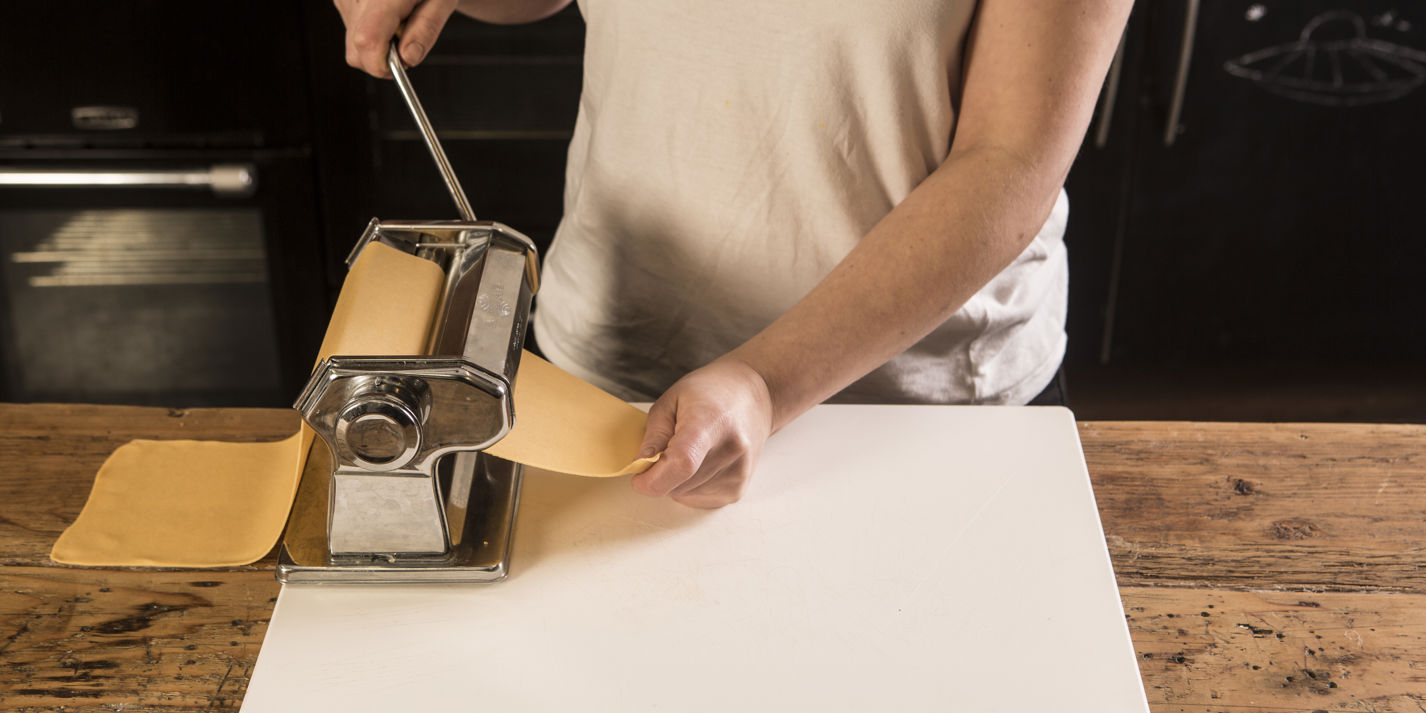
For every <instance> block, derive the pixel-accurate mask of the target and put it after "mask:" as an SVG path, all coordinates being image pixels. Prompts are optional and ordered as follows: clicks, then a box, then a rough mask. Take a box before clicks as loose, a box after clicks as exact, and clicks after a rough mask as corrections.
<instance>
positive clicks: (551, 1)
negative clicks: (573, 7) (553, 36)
mask: <svg viewBox="0 0 1426 713" xmlns="http://www.w3.org/2000/svg"><path fill="white" fill-rule="evenodd" d="M569 1H570V0H460V3H459V4H458V5H457V6H456V9H457V10H459V11H460V12H461V14H464V15H469V16H471V17H473V18H475V19H477V20H480V21H482V22H492V23H495V24H499V25H517V24H520V23H522V22H534V21H536V20H543V19H545V18H546V17H549V16H550V15H553V14H555V13H557V12H559V11H560V10H563V9H564V7H565V6H566V5H568V4H569Z"/></svg>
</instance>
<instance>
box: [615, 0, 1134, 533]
mask: <svg viewBox="0 0 1426 713" xmlns="http://www.w3.org/2000/svg"><path fill="white" fill-rule="evenodd" d="M1131 4H1132V0H1075V1H1073V2H1071V1H1069V0H1065V1H1063V2H1045V1H1044V0H981V2H980V4H979V8H978V10H977V12H976V17H975V19H974V22H973V24H972V27H971V31H970V38H969V42H968V45H967V49H966V58H965V67H964V82H963V90H962V95H961V103H960V114H959V116H958V117H957V122H956V130H955V137H954V140H953V141H952V144H951V150H950V154H949V156H948V157H947V158H946V160H945V162H944V163H943V164H942V165H941V166H940V167H938V168H937V169H936V170H935V171H934V172H933V173H932V174H931V175H930V176H928V177H927V178H926V180H924V181H923V182H922V183H921V184H920V185H919V186H917V188H916V189H915V190H914V191H912V192H911V194H910V195H909V196H908V197H907V198H906V199H905V200H904V201H902V203H901V204H899V205H898V206H897V207H896V208H895V209H894V210H892V211H891V212H890V213H889V214H887V215H886V217H885V218H883V219H882V220H881V221H880V222H879V223H878V224H877V225H876V226H875V227H873V228H872V230H871V231H870V232H869V233H867V235H866V236H865V237H864V238H863V239H862V240H861V241H860V242H859V243H858V245H857V246H856V248H855V249H853V250H852V252H851V253H850V254H848V255H847V257H846V258H845V259H843V260H842V262H841V263H839V264H838V265H837V267H836V268H835V269H833V270H832V272H831V273H830V274H829V275H828V276H827V277H826V278H824V279H823V280H822V281H821V282H820V283H819V284H818V285H817V286H816V287H815V288H814V289H813V290H812V291H811V292H810V293H809V294H808V295H807V296H806V297H804V298H803V299H802V300H801V301H799V302H798V303H797V304H796V305H794V306H793V307H792V309H791V310H789V311H788V312H787V313H786V314H784V315H783V316H782V317H781V318H779V319H778V320H776V321H775V322H773V323H772V324H771V325H770V326H768V327H767V328H766V329H764V330H763V331H762V332H760V333H758V334H757V335H756V336H754V337H753V338H752V339H750V340H749V341H748V342H746V343H745V344H743V345H741V346H740V347H738V348H736V349H734V350H733V351H732V352H730V353H729V354H727V355H725V356H723V357H722V358H720V359H718V360H716V361H714V362H713V363H711V364H709V365H708V366H705V367H703V368H701V369H698V370H695V371H693V372H691V373H690V374H688V375H687V376H686V377H684V378H683V379H681V380H680V381H679V382H677V383H676V384H674V385H673V386H672V387H670V388H669V390H668V391H667V392H666V393H665V394H664V395H663V396H662V397H660V398H659V400H658V401H657V402H656V403H655V404H654V406H653V408H652V409H651V410H650V412H649V426H648V432H647V435H646V436H645V440H644V448H643V451H644V454H646V455H651V454H653V453H657V452H660V451H662V452H663V456H662V457H661V458H660V460H659V461H658V462H657V463H656V464H655V465H654V466H653V467H651V468H650V469H649V470H648V471H646V472H644V473H643V474H641V475H639V476H637V477H635V479H634V487H635V489H636V490H638V491H639V492H642V493H644V494H646V495H651V496H663V495H672V497H673V498H674V499H675V500H677V501H679V502H682V503H684V504H686V505H691V506H694V507H719V506H722V505H726V504H728V503H731V502H734V501H736V500H737V499H738V498H739V497H740V496H741V493H742V490H743V488H744V486H745V485H746V483H747V479H748V477H749V475H750V474H751V471H752V468H753V465H754V464H755V463H756V460H757V457H758V454H759V453H760V452H761V449H762V446H763V443H764V442H765V441H766V439H767V437H768V436H769V435H770V434H771V433H773V432H775V431H777V430H778V429H780V428H782V427H783V426H785V425H786V424H787V423H789V422H790V421H792V420H793V419H795V418H797V417H798V416H799V415H801V414H802V413H803V412H805V411H806V410H807V409H809V408H811V407H812V406H815V405H816V404H818V403H821V402H822V401H823V400H825V399H827V398H828V397H830V396H832V395H833V394H835V393H837V392H838V391H840V390H841V389H843V388H845V387H846V386H848V385H849V384H851V383H852V382H854V381H856V380H857V379H859V378H861V377H862V376H864V375H866V374H867V373H869V372H870V371H872V370H873V369H875V368H877V367H878V366H880V365H882V364H884V363H886V362H887V361H888V360H890V359H891V358H892V357H894V356H896V355H897V354H899V353H901V352H902V351H904V350H905V349H907V348H908V347H910V346H911V345H913V344H915V343H916V342H917V341H919V340H920V339H921V338H923V337H925V336H926V335H927V334H929V333H930V332H931V330H933V329H935V328H936V326H937V325H939V324H941V323H942V322H944V321H945V320H946V319H947V318H949V317H950V316H951V315H952V314H954V313H955V312H956V310H957V309H959V308H960V307H961V305H963V304H965V302H966V301H967V300H969V299H970V298H971V296H973V295H974V294H975V293H976V292H977V291H979V290H980V289H981V287H983V286H984V285H985V284H986V283H988V282H989V281H990V280H991V278H993V277H995V275H996V274H998V273H999V272H1000V271H1002V270H1004V269H1005V268H1006V267H1007V266H1009V265H1010V263H1011V262H1012V261H1013V260H1014V259H1015V257H1016V256H1018V255H1019V254H1020V253H1021V252H1022V251H1024V249H1025V248H1026V247H1027V246H1028V245H1029V243H1030V241H1031V240H1033V239H1034V237H1035V235H1036V233H1038V232H1039V230H1040V228H1041V226H1042V225H1043V224H1044V221H1045V220H1046V218H1047V217H1048V216H1049V213H1050V210H1051V209H1052V208H1053V206H1054V202H1055V199H1056V197H1057V195H1058V193H1059V190H1060V187H1061V186H1062V185H1063V184H1064V180H1065V177H1066V175H1067V174H1068V172H1069V167H1070V163H1071V161H1072V160H1073V159H1074V155H1075V152H1076V150H1077V149H1078V147H1079V144H1080V141H1081V140H1082V139H1083V136H1084V131H1085V128H1086V127H1087V126H1088V124H1089V118H1090V115H1091V113H1092V112H1093V109H1094V103H1095V98H1096V96H1097V94H1098V90H1099V86H1100V84H1101V82H1102V81H1103V78H1104V74H1105V72H1106V70H1107V68H1108V66H1109V62H1110V60H1111V58H1112V57H1113V53H1114V48H1115V46H1116V44H1117V42H1118V39H1119V35H1120V33H1121V32H1122V30H1123V27H1124V22H1125V20H1126V19H1127V17H1128V13H1129V8H1130V6H1131Z"/></svg>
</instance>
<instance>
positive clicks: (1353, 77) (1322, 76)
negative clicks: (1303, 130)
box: [1224, 10, 1426, 106]
mask: <svg viewBox="0 0 1426 713" xmlns="http://www.w3.org/2000/svg"><path fill="white" fill-rule="evenodd" d="M1224 69H1226V70H1227V71H1228V73H1229V74H1233V75H1235V76H1238V77H1242V78H1244V79H1247V80H1250V81H1252V82H1255V83H1256V84H1257V85H1258V86H1260V87H1262V88H1263V89H1266V90H1268V91H1270V92H1272V93H1274V94H1278V95H1281V96H1284V97H1287V98H1289V99H1295V100H1297V101H1302V102H1309V103H1312V104H1322V105H1325V106H1361V105H1363V104H1377V103H1380V102H1387V101H1391V100H1393V99H1400V98H1401V97H1403V96H1406V95H1407V94H1409V93H1410V92H1411V91H1412V90H1414V89H1416V88H1417V87H1419V86H1421V84H1422V83H1423V82H1426V52H1422V51H1421V50H1417V49H1413V48H1411V47H1405V46H1403V45H1399V44H1395V43H1392V42H1387V41H1385V40H1379V39H1372V38H1369V37H1367V28H1366V23H1364V22H1363V21H1362V18H1361V16H1360V15H1357V14H1356V13H1354V12H1351V11H1349V10H1333V11H1331V12H1324V13H1322V14H1321V15H1318V16H1316V17H1314V18H1312V20H1311V21H1310V22H1308V23H1307V25H1306V26H1305V27H1303V28H1302V34H1301V35H1300V36H1299V37H1298V39H1297V40H1296V41H1294V42H1288V43H1285V44H1281V45H1276V46H1274V47H1267V48H1264V49H1260V50H1257V51H1256V52H1249V53H1248V54H1245V55H1243V56H1242V57H1239V58H1237V59H1233V60H1229V61H1228V62H1227V63H1225V64H1224Z"/></svg>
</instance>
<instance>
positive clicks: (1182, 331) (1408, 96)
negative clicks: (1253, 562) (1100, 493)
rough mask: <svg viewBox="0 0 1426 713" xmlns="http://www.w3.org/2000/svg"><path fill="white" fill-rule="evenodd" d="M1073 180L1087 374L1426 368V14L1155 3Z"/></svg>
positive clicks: (1082, 360) (1236, 1)
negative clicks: (1424, 206)
mask: <svg viewBox="0 0 1426 713" xmlns="http://www.w3.org/2000/svg"><path fill="white" fill-rule="evenodd" d="M1110 79H1111V81H1110V82H1108V83H1107V84H1106V90H1105V92H1104V94H1103V96H1102V97H1101V104H1100V107H1099V112H1098V114H1097V116H1096V121H1095V124H1094V125H1093V126H1091V128H1090V132H1089V135H1088V137H1087V138H1086V141H1085V145H1084V148H1083V149H1082V151H1081V154H1080V158H1079V161H1078V162H1077V164H1076V166H1075V168H1074V170H1073V171H1072V173H1071V177H1070V181H1069V191H1070V198H1071V219H1070V227H1069V230H1068V234H1067V241H1068V245H1069V250H1070V255H1071V268H1072V275H1073V277H1072V287H1071V292H1072V296H1071V315H1070V327H1069V329H1070V340H1071V347H1070V363H1071V364H1072V365H1073V364H1090V365H1097V366H1107V367H1108V368H1110V369H1114V368H1119V367H1127V368H1136V367H1174V366H1185V365H1193V366H1209V367H1212V366H1218V365H1226V364H1234V365H1242V364H1262V365H1269V364H1279V365H1283V364H1305V365H1312V366H1315V367H1328V366H1330V367H1353V366H1367V365H1382V364H1413V363H1414V364H1419V363H1421V362H1422V360H1423V359H1426V326H1423V324H1422V321H1421V315H1422V314H1423V312H1426V288H1423V280H1422V278H1421V273H1422V271H1423V270H1426V240H1423V238H1426V230H1423V228H1422V219H1421V217H1420V215H1419V213H1420V210H1421V209H1420V207H1419V206H1420V200H1419V199H1420V194H1421V192H1422V189H1423V188H1426V180H1423V178H1422V172H1423V170H1426V140H1423V138H1422V136H1421V133H1420V132H1421V130H1422V118H1423V117H1426V88H1423V87H1422V84H1423V82H1426V8H1422V7H1421V6H1419V5H1417V4H1409V3H1408V4H1403V3H1391V2H1378V1H1375V0H1373V1H1370V2H1348V1H1347V0H1305V1H1299V0H1271V1H1262V2H1246V1H1243V0H1203V1H1202V2H1198V1H1197V0H1189V1H1183V0H1175V1H1171V2H1155V3H1140V4H1139V6H1138V7H1137V8H1136V9H1135V13H1134V16H1133V18H1132V19H1131V22H1130V26H1129V28H1128V30H1127V32H1126V35H1125V38H1124V42H1123V44H1122V46H1121V48H1120V57H1119V59H1118V66H1117V67H1116V69H1115V70H1114V71H1113V72H1111V77H1110Z"/></svg>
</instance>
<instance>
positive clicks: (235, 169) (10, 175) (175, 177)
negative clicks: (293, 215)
mask: <svg viewBox="0 0 1426 713" xmlns="http://www.w3.org/2000/svg"><path fill="white" fill-rule="evenodd" d="M0 186H18V187H25V188H35V187H43V186H72V187H76V188H176V189H202V188H207V189H210V190H212V191H213V194H214V195H216V196H218V197H220V198H246V197H247V196H250V195H252V194H253V192H254V191H256V190H257V168H256V167H254V166H253V165H252V164H216V165H213V166H209V167H208V168H206V169H203V168H196V169H171V170H153V171H90V170H83V169H78V170H68V171H60V170H54V169H45V168H12V167H0Z"/></svg>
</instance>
